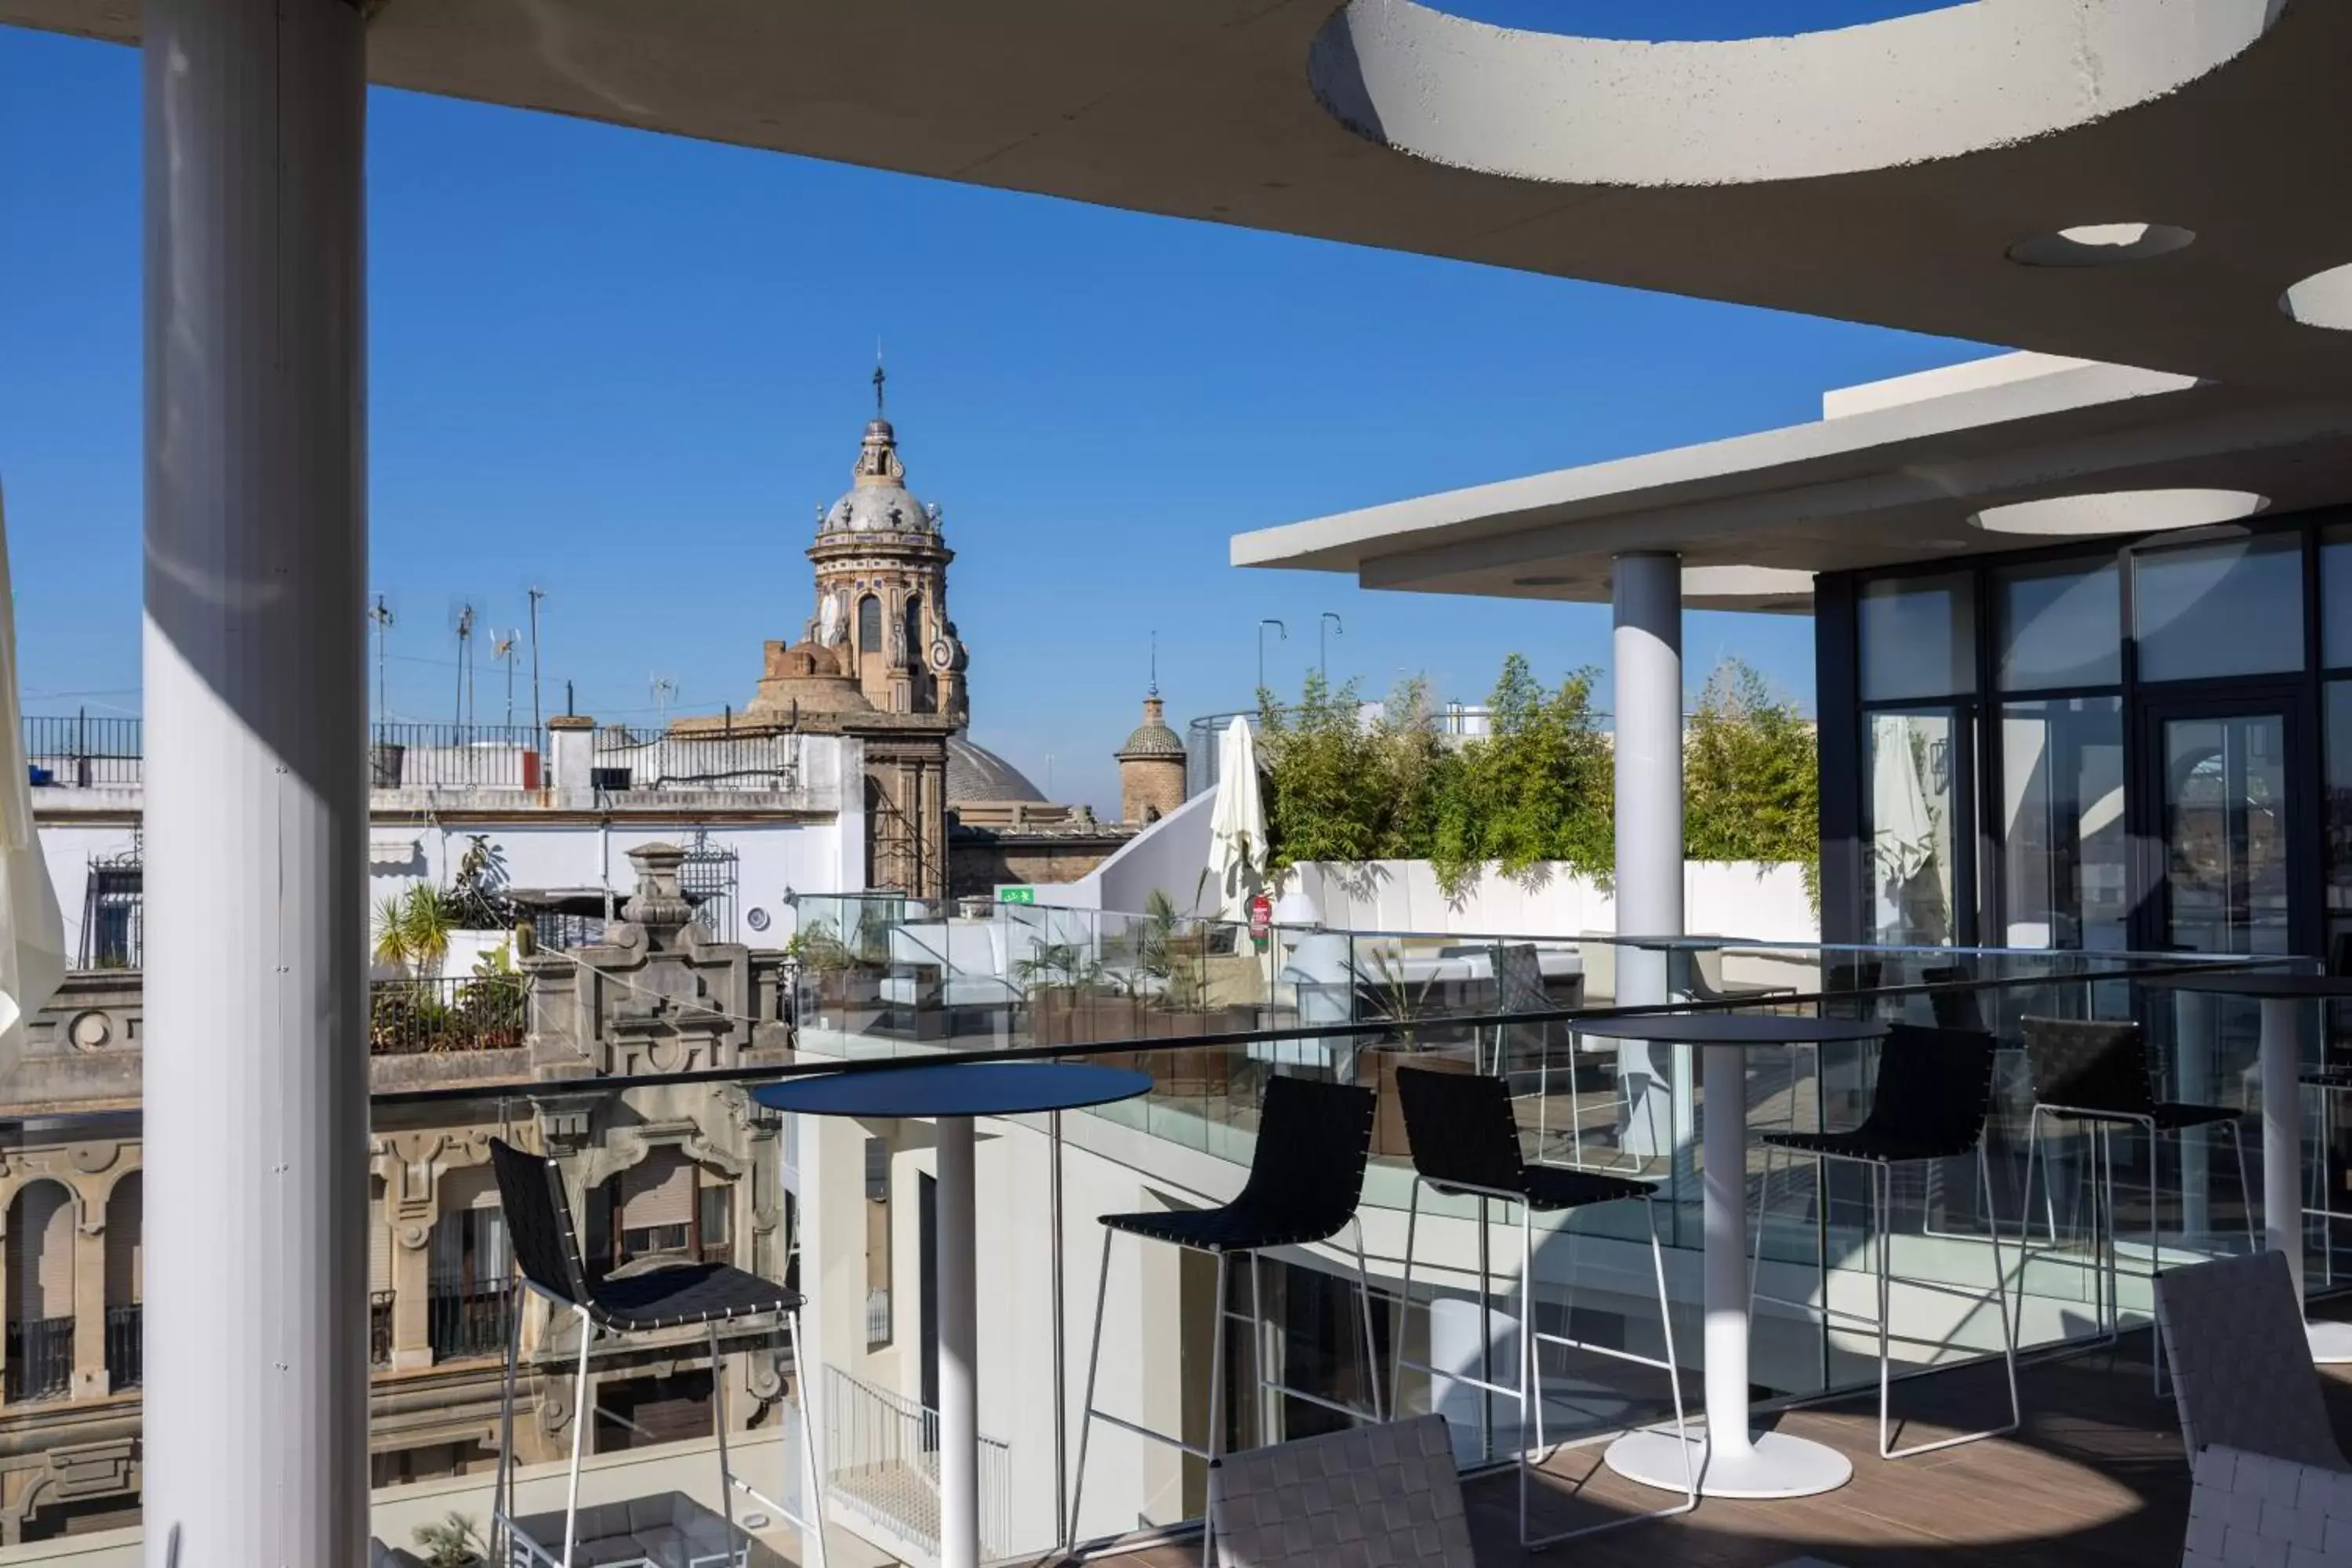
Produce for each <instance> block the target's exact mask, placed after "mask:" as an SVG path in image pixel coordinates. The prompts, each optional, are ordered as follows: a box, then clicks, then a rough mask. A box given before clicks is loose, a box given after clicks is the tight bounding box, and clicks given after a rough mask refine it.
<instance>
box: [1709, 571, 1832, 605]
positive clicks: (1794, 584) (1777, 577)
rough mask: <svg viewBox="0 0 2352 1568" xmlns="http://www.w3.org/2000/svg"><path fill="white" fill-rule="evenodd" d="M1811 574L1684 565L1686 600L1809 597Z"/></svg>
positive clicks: (1811, 582)
mask: <svg viewBox="0 0 2352 1568" xmlns="http://www.w3.org/2000/svg"><path fill="white" fill-rule="evenodd" d="M1812 592H1813V574H1811V572H1800V571H1797V570H1796V569H1795V568H1793V567H1789V566H1685V567H1684V568H1683V597H1684V598H1685V599H1764V598H1787V597H1790V596H1794V597H1797V598H1808V597H1811V595H1812Z"/></svg>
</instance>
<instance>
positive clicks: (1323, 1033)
mask: <svg viewBox="0 0 2352 1568" xmlns="http://www.w3.org/2000/svg"><path fill="white" fill-rule="evenodd" d="M1937 951H1939V952H1952V951H1956V950H1951V949H1938V950H1937ZM1959 951H1965V950H1959ZM2177 957H2178V958H2179V962H2175V963H2166V964H2161V965H2155V966H2151V967H2148V968H2145V969H2131V970H2117V971H2111V972H2104V973H2094V974H2055V975H2050V976H2047V977H2046V978H2032V979H2020V978H2018V977H2016V976H2013V975H2012V976H2007V977H2003V976H1998V975H1996V976H1992V977H1990V978H1981V979H1979V978H1969V979H1962V980H1941V981H1932V982H1921V983H1915V984H1908V985H1882V986H1876V987H1873V988H1871V989H1868V990H1855V991H1828V992H1790V993H1787V994H1774V995H1771V996H1769V997H1755V996H1731V997H1723V998H1719V999H1714V1000H1707V1001H1691V1002H1659V1003H1638V1004H1629V1005H1623V1006H1609V1007H1546V1008H1541V1009H1533V1008H1531V1009H1529V1010H1528V1011H1526V1012H1518V1013H1500V1012H1497V1013H1439V1014H1431V1015H1429V1016H1427V1017H1426V1018H1424V1019H1416V1020H1414V1022H1416V1023H1426V1024H1429V1025H1432V1026H1435V1025H1444V1026H1446V1027H1449V1028H1470V1029H1476V1028H1493V1027H1496V1026H1504V1027H1510V1026H1524V1025H1528V1024H1569V1023H1576V1022H1579V1021H1582V1020H1599V1019H1603V1018H1632V1017H1641V1016H1645V1015H1649V1014H1658V1015H1663V1016H1681V1015H1685V1014H1689V1015H1698V1014H1709V1013H1729V1012H1745V1011H1750V1010H1753V1009H1755V1008H1757V1007H1759V1006H1771V1007H1776V1008H1780V1007H1792V1006H1794V1007H1801V1006H1807V1005H1818V1004H1821V1003H1824V1002H1827V1003H1834V1004H1837V1005H1853V1004H1854V1003H1857V1002H1866V1001H1874V1000H1877V999H1879V998H1883V997H1895V998H1902V997H1908V996H1935V995H1940V994H1964V993H1973V992H1979V991H1994V990H2004V989H2014V988H2016V987H2018V986H2021V985H2043V984H2052V985H2054V984H2081V983H2083V982H2084V981H2086V980H2087V981H2095V982H2098V983H2101V984H2112V983H2114V982H2116V981H2135V982H2137V981H2147V980H2162V979H2168V978H2172V977H2175V976H2179V975H2184V974H2210V973H2215V972H2216V971H2227V970H2239V969H2243V970H2262V969H2271V968H2275V967H2277V966H2278V965H2280V964H2293V965H2310V964H2314V963H2316V962H2317V961H2316V960H2315V959H2310V958H2305V957H2300V956H2296V955H2292V954H2280V955H2276V956H2270V955H2263V954H2242V953H2232V954H2217V955H2214V956H2211V957H2196V956H2192V955H2189V954H2180V955H2177ZM1389 1026H1390V1025H1389V1024H1388V1023H1387V1022H1385V1021H1383V1020H1381V1019H1377V1018H1357V1019H1351V1020H1349V1021H1347V1022H1337V1023H1329V1024H1303V1025H1293V1026H1284V1027H1279V1028H1264V1029H1220V1030H1213V1031H1208V1032H1204V1033H1201V1034H1193V1035H1158V1036H1149V1037H1129V1038H1127V1039H1118V1040H1090V1041H1087V1042H1084V1043H1081V1044H1062V1045H1033V1046H1007V1047H1002V1048H996V1049H989V1050H939V1051H924V1052H920V1053H914V1054H909V1055H907V1056H891V1057H816V1058H814V1059H803V1060H800V1061H792V1062H776V1063H771V1064H768V1065H764V1066H761V1067H736V1068H703V1069H701V1070H699V1071H692V1072H675V1073H639V1074H636V1075H635V1076H632V1077H628V1078H571V1079H544V1080H541V1081H538V1082H533V1083H522V1084H515V1085H512V1086H507V1087H500V1086H495V1085H492V1086H485V1085H472V1086H467V1085H459V1086H456V1087H451V1088H436V1089H401V1090H395V1091H389V1092H386V1093H382V1094H378V1095H376V1096H374V1097H373V1100H374V1102H375V1103H378V1104H389V1105H430V1104H436V1103H446V1102H452V1101H462V1100H496V1099H521V1100H528V1099H535V1098H539V1097H542V1096H548V1095H557V1094H578V1093H583V1092H584V1093H597V1092H604V1091H609V1090H613V1089H663V1088H677V1087H685V1086H689V1085H693V1084H706V1083H707V1084H729V1083H767V1082H773V1081H774V1080H776V1079H786V1078H802V1077H807V1076H810V1075H814V1074H821V1073H845V1072H891V1071H898V1070H908V1069H911V1068H920V1067H952V1066H956V1065H959V1064H961V1063H966V1062H1009V1061H1052V1060H1059V1059H1062V1058H1072V1057H1097V1056H1129V1055H1141V1054H1145V1053H1159V1052H1163V1051H1179V1050H1188V1049H1194V1048H1198V1047H1213V1046H1245V1045H1255V1044H1274V1043H1277V1042H1280V1041H1285V1040H1318V1039H1323V1038H1326V1037H1330V1036H1333V1035H1362V1034H1366V1033H1370V1032H1373V1031H1376V1030H1379V1029H1381V1028H1384V1027H1389ZM800 1054H801V1055H802V1056H803V1058H808V1057H810V1056H811V1053H808V1052H802V1053H800Z"/></svg>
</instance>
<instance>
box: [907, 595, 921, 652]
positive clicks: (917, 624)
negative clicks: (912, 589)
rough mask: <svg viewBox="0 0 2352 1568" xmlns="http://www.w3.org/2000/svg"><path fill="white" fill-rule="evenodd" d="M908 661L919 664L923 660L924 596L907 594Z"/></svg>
mask: <svg viewBox="0 0 2352 1568" xmlns="http://www.w3.org/2000/svg"><path fill="white" fill-rule="evenodd" d="M907 662H908V664H911V665H917V666H919V665H921V663H922V662H923V596H922V595H920V594H909V595H907Z"/></svg>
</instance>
